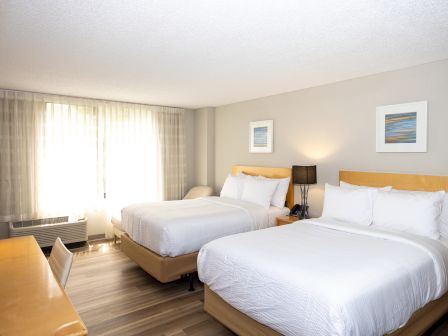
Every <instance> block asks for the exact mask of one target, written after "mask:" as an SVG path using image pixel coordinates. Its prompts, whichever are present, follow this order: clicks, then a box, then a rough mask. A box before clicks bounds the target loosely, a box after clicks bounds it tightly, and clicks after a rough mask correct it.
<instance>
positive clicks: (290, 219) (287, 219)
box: [276, 216, 300, 226]
mask: <svg viewBox="0 0 448 336" xmlns="http://www.w3.org/2000/svg"><path fill="white" fill-rule="evenodd" d="M298 220H300V219H299V217H297V216H278V217H277V218H276V224H277V226H280V225H285V224H291V223H294V222H297V221H298Z"/></svg>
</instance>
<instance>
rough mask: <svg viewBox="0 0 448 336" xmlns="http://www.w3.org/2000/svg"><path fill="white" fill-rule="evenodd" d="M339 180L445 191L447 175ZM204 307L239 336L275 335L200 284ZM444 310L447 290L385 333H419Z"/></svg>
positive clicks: (348, 175)
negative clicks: (408, 318) (395, 328)
mask: <svg viewBox="0 0 448 336" xmlns="http://www.w3.org/2000/svg"><path fill="white" fill-rule="evenodd" d="M339 180H340V181H344V182H348V183H351V184H357V185H364V186H370V187H384V186H392V187H393V188H395V189H402V190H420V191H438V190H445V191H448V176H429V175H411V174H394V173H370V172H351V171H340V172H339ZM204 293H205V294H204V309H205V311H207V312H208V313H209V314H210V315H212V316H213V317H214V318H216V319H217V320H218V321H219V322H221V323H222V324H224V325H225V326H227V327H228V328H229V329H230V330H232V331H233V332H235V333H237V334H238V335H241V336H278V335H281V334H279V333H278V332H277V331H275V330H273V329H271V328H269V327H267V326H265V325H263V324H261V323H259V322H257V321H255V320H253V319H252V318H250V317H249V316H247V315H245V314H244V313H242V312H240V311H239V310H237V309H235V308H233V307H232V306H231V305H230V304H228V303H227V302H226V301H224V300H223V299H222V298H221V297H220V296H219V295H218V294H216V293H215V292H213V291H212V290H211V289H210V288H208V287H207V286H206V285H205V286H204ZM447 312H448V293H446V294H444V295H443V296H442V297H440V298H439V299H437V300H434V301H432V302H430V303H428V304H427V305H426V306H424V307H423V308H421V309H419V310H418V311H416V312H415V313H414V314H413V315H412V317H411V319H410V320H409V321H408V322H407V323H406V325H404V326H403V327H402V328H400V329H398V330H396V331H394V332H393V333H391V334H388V335H389V336H419V335H422V334H423V333H424V332H425V331H426V330H427V329H429V328H430V327H431V326H432V325H433V324H434V323H435V322H437V320H439V319H440V318H441V317H442V316H443V315H444V314H446V313H447Z"/></svg>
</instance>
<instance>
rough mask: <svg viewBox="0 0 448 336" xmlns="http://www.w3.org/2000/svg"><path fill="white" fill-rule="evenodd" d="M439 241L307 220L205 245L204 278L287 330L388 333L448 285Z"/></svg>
mask: <svg viewBox="0 0 448 336" xmlns="http://www.w3.org/2000/svg"><path fill="white" fill-rule="evenodd" d="M447 267H448V249H447V248H446V247H445V246H444V245H443V244H442V243H440V242H439V241H436V240H432V239H429V238H424V237H419V236H415V235H411V234H401V233H391V232H387V231H385V230H379V229H372V228H369V227H361V226H356V225H347V224H343V223H337V222H334V220H333V221H331V220H328V219H327V220H323V219H319V220H308V221H300V222H298V223H295V224H290V225H285V226H282V227H276V228H270V229H267V230H261V231H257V232H251V233H243V234H239V235H234V236H231V237H225V238H221V239H218V240H215V241H213V242H211V243H209V244H207V245H205V246H204V247H203V248H202V249H201V251H200V253H199V257H198V272H199V278H200V279H201V281H202V282H204V283H205V284H207V285H208V286H209V287H210V289H212V290H213V291H214V292H215V293H217V294H218V295H219V296H220V297H221V298H223V299H224V300H225V301H227V302H228V303H229V304H231V305H232V306H233V307H235V308H236V309H238V310H239V311H241V312H243V313H245V314H246V315H248V316H250V317H251V318H253V319H255V320H256V321H258V322H260V323H262V324H265V325H267V326H269V327H271V328H272V329H274V330H277V331H278V332H280V333H282V334H284V335H316V336H319V335H360V336H361V335H362V336H368V335H383V334H385V333H387V332H391V331H393V330H395V329H398V328H399V327H400V326H402V325H404V324H405V323H406V322H407V320H408V319H409V318H410V317H411V315H412V313H413V312H415V311H416V310H417V309H419V308H421V307H423V306H424V305H425V304H427V303H428V302H429V301H432V300H434V299H436V298H438V297H440V296H441V295H442V294H443V293H445V291H446V289H447Z"/></svg>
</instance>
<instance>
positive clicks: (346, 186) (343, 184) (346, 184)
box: [339, 181, 392, 191]
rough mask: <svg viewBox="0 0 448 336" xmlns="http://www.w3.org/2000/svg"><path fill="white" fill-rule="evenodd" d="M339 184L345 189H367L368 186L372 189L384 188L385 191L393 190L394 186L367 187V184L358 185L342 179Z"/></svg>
mask: <svg viewBox="0 0 448 336" xmlns="http://www.w3.org/2000/svg"><path fill="white" fill-rule="evenodd" d="M339 186H340V187H341V188H344V189H366V188H370V189H376V190H383V191H391V190H392V187H391V186H385V187H382V188H375V187H367V186H360V185H356V184H350V183H347V182H344V181H340V182H339Z"/></svg>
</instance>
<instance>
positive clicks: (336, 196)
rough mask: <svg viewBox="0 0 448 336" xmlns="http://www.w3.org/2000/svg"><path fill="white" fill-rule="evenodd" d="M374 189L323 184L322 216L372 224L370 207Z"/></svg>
mask: <svg viewBox="0 0 448 336" xmlns="http://www.w3.org/2000/svg"><path fill="white" fill-rule="evenodd" d="M375 193H376V190H373V189H371V188H360V189H345V188H341V187H337V186H332V185H330V184H325V196H324V209H323V212H322V217H331V218H335V219H338V220H341V221H344V222H349V223H353V224H359V225H364V226H368V225H370V224H372V207H373V199H374V195H375Z"/></svg>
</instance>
